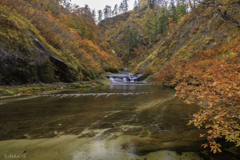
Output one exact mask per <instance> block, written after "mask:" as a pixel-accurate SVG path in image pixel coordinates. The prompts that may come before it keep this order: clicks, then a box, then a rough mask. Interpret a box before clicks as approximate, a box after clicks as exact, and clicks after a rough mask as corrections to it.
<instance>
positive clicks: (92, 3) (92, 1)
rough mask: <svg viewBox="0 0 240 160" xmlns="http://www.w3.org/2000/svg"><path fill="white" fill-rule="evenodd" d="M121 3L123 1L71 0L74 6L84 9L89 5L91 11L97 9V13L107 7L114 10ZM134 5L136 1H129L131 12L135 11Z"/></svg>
mask: <svg viewBox="0 0 240 160" xmlns="http://www.w3.org/2000/svg"><path fill="white" fill-rule="evenodd" d="M121 2H122V0H71V3H72V4H77V5H79V7H84V6H85V4H87V5H88V6H89V8H90V9H91V10H93V9H95V10H96V12H97V11H98V10H103V9H104V8H105V6H106V5H109V6H111V7H112V9H113V8H114V6H115V4H117V5H118V6H119V5H120V3H121ZM133 4H134V0H129V2H128V6H129V7H128V9H129V10H131V9H133Z"/></svg>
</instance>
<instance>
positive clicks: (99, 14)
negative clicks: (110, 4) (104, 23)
mask: <svg viewBox="0 0 240 160" xmlns="http://www.w3.org/2000/svg"><path fill="white" fill-rule="evenodd" d="M102 16H103V14H102V10H98V21H99V22H100V21H101V20H102Z"/></svg>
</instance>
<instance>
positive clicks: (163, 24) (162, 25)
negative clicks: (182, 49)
mask: <svg viewBox="0 0 240 160" xmlns="http://www.w3.org/2000/svg"><path fill="white" fill-rule="evenodd" d="M168 26H169V21H168V10H167V9H166V8H165V7H160V8H159V9H158V13H157V16H156V27H157V28H156V32H157V34H163V33H164V32H165V31H166V30H167V28H168Z"/></svg>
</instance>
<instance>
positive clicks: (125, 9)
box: [122, 0, 129, 12]
mask: <svg viewBox="0 0 240 160" xmlns="http://www.w3.org/2000/svg"><path fill="white" fill-rule="evenodd" d="M128 1H129V0H123V1H122V3H123V11H124V12H127V11H128Z"/></svg>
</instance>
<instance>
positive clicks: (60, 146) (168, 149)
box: [0, 85, 233, 160]
mask: <svg viewBox="0 0 240 160" xmlns="http://www.w3.org/2000/svg"><path fill="white" fill-rule="evenodd" d="M174 93H175V91H174V90H173V89H163V88H161V87H159V86H155V85H109V86H101V87H95V88H88V89H78V90H63V91H61V92H55V93H43V94H39V95H37V96H34V97H21V98H20V99H19V98H18V99H16V98H12V99H8V100H4V101H0V159H6V158H11V156H12V157H14V156H15V157H17V156H19V157H18V158H14V159H28V160H175V159H176V160H180V159H181V160H184V159H186V160H187V159H190V160H198V159H199V160H203V159H206V157H208V155H206V154H205V152H207V153H208V150H209V149H208V150H206V151H203V148H202V147H200V145H201V144H203V143H205V138H200V137H199V134H200V133H206V131H205V130H204V129H200V130H199V129H196V128H195V127H194V126H188V125H186V124H187V123H188V120H189V119H190V118H191V117H190V116H191V115H192V114H193V113H196V112H197V111H199V109H200V108H199V106H197V105H186V104H184V103H183V101H182V100H179V99H178V98H176V97H175V96H174ZM214 156H215V158H214V159H221V157H222V156H223V154H218V155H214ZM224 156H225V158H226V157H228V156H230V157H233V156H232V155H231V154H230V153H228V152H227V153H224Z"/></svg>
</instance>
